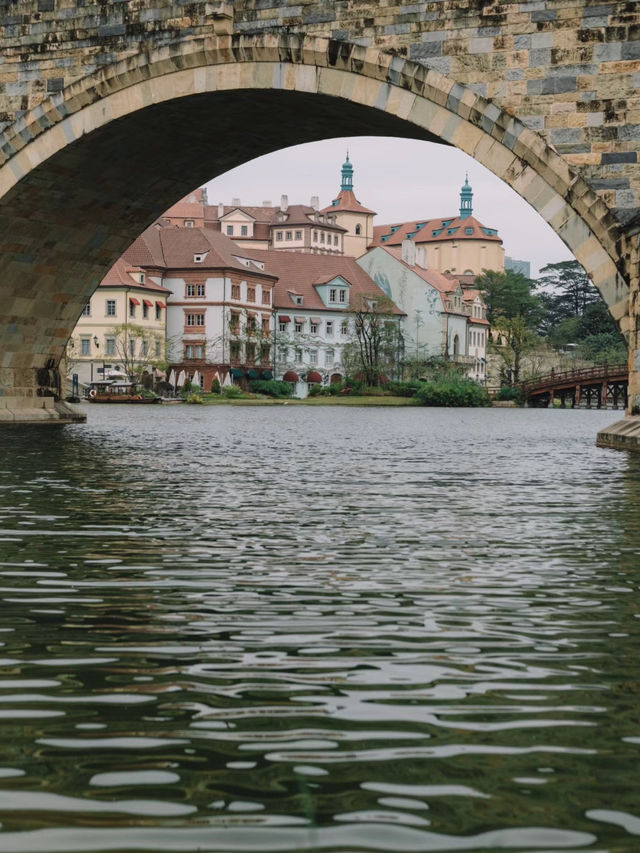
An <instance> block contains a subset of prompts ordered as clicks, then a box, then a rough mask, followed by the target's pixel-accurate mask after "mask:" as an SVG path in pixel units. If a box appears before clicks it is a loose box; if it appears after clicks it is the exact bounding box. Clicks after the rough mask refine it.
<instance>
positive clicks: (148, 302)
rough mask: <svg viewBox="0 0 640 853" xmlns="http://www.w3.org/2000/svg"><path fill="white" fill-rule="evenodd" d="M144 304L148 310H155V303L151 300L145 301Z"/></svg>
mask: <svg viewBox="0 0 640 853" xmlns="http://www.w3.org/2000/svg"><path fill="white" fill-rule="evenodd" d="M142 303H143V305H146V306H147V308H153V302H151V300H149V299H143V300H142Z"/></svg>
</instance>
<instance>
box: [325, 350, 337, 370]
mask: <svg viewBox="0 0 640 853" xmlns="http://www.w3.org/2000/svg"><path fill="white" fill-rule="evenodd" d="M335 357H336V351H335V350H333V349H328V350H327V351H326V352H325V356H324V360H325V365H326V366H327V367H333V362H334V361H335Z"/></svg>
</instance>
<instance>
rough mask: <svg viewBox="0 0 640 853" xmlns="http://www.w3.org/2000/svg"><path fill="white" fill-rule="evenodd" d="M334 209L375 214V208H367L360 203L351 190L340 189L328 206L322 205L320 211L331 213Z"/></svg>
mask: <svg viewBox="0 0 640 853" xmlns="http://www.w3.org/2000/svg"><path fill="white" fill-rule="evenodd" d="M335 211H347V212H349V213H371V214H373V216H375V215H376V212H375V210H369V208H368V207H365V206H364V205H362V204H360V202H359V201H358V199H357V198H356V197H355V195H354V193H353V190H340V192H339V193H338V195H337V197H336V198H334V200H333V201H332V202H331V204H330V205H329V206H328V207H323V208H322V210H321V211H320V213H331V212H335Z"/></svg>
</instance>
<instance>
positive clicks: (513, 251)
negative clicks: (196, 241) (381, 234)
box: [207, 136, 573, 277]
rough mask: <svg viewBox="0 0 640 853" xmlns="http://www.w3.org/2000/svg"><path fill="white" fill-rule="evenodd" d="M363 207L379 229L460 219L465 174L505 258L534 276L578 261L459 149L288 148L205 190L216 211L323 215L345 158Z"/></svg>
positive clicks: (364, 140) (371, 142)
mask: <svg viewBox="0 0 640 853" xmlns="http://www.w3.org/2000/svg"><path fill="white" fill-rule="evenodd" d="M347 148H348V149H349V156H350V159H351V162H352V163H353V167H354V176H353V185H354V190H355V193H356V196H357V198H358V200H359V201H360V202H361V203H362V204H363V205H365V206H366V207H369V208H371V209H372V210H375V211H376V213H377V214H378V215H377V216H376V218H375V220H374V222H375V224H376V225H384V224H385V223H393V222H402V221H411V220H415V219H435V218H438V217H451V216H454V215H457V213H458V208H459V204H460V188H461V186H462V184H463V183H464V178H465V173H466V172H468V173H469V183H470V184H471V186H472V188H473V214H474V216H476V217H477V218H478V219H479V220H480V222H482V224H483V225H486V226H488V227H490V228H497V229H498V234H499V235H500V237H502V241H503V245H504V249H505V253H506V254H507V255H509V256H510V257H512V258H516V259H518V260H523V261H530V262H531V275H532V277H535V276H536V275H537V272H538V270H539V269H540V268H541V267H543V266H544V265H545V264H548V263H555V262H557V261H564V260H569V259H572V258H573V255H572V254H571V253H570V252H569V250H568V249H567V247H566V246H565V245H564V243H563V242H562V241H561V240H560V238H559V237H557V236H556V234H555V233H554V232H553V230H552V229H551V228H550V227H549V226H548V225H547V223H546V222H545V221H544V220H543V219H542V218H541V217H540V215H539V214H538V213H536V212H535V210H534V209H533V208H532V207H530V206H529V205H528V204H527V202H526V201H524V199H522V198H520V196H519V195H518V194H517V193H515V192H514V191H513V190H512V189H511V188H510V187H508V186H507V185H506V184H505V183H503V182H502V181H501V180H500V179H499V178H496V177H495V175H493V174H492V173H491V172H489V171H488V170H487V169H485V168H484V166H481V165H480V164H479V163H477V162H476V161H475V160H474V159H473V158H471V157H469V156H468V155H467V154H465V153H464V152H462V151H459V150H458V149H457V148H451V147H448V146H446V145H437V144H435V143H432V142H421V141H419V140H415V139H395V138H393V139H392V138H389V137H371V136H359V137H355V138H352V139H344V138H343V139H329V140H324V141H321V142H311V143H309V144H307V145H296V146H294V147H292V148H283V149H282V150H281V151H276V152H274V153H273V154H267V155H266V156H264V157H258V158H256V159H255V160H251V161H250V162H248V163H245V164H244V165H243V166H239V167H238V168H237V169H233V170H231V171H230V172H226V173H225V174H224V175H221V176H220V177H219V178H216V179H215V180H213V181H210V182H209V183H208V184H207V189H208V197H209V203H210V204H217V203H218V202H220V201H223V202H224V203H225V204H230V203H231V199H232V198H239V199H240V200H241V202H242V204H245V205H252V204H253V205H255V204H257V205H259V204H262V202H263V201H267V200H268V201H271V202H273V204H278V203H279V202H280V196H281V195H287V196H288V197H289V203H290V204H296V203H297V204H308V203H309V200H310V198H311V196H313V195H317V196H319V198H320V206H321V207H324V206H326V205H327V204H329V202H330V201H331V199H333V198H335V196H336V195H337V193H338V192H339V190H340V167H341V166H342V163H343V161H344V158H345V154H346V150H347Z"/></svg>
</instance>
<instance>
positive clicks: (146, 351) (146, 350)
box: [140, 338, 149, 356]
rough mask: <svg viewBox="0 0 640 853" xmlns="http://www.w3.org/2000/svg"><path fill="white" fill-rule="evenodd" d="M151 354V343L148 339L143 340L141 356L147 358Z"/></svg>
mask: <svg viewBox="0 0 640 853" xmlns="http://www.w3.org/2000/svg"><path fill="white" fill-rule="evenodd" d="M148 354H149V341H148V340H147V339H146V338H143V339H142V344H141V345H140V355H142V356H146V355H148Z"/></svg>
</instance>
